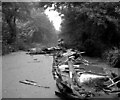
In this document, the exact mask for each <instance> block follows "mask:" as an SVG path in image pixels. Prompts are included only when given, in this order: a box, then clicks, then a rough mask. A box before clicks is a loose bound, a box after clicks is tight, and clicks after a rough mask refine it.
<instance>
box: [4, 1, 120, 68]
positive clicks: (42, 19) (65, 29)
mask: <svg viewBox="0 0 120 100" xmlns="http://www.w3.org/2000/svg"><path fill="white" fill-rule="evenodd" d="M53 4H54V10H56V11H58V12H59V13H60V16H61V17H62V19H63V21H62V24H61V32H60V34H59V36H57V35H56V30H55V29H54V27H53V25H52V23H50V21H49V19H48V17H47V16H46V15H45V14H44V10H45V9H47V8H48V7H50V6H52V5H53ZM57 37H59V38H63V39H64V41H65V44H64V45H65V47H66V48H75V49H78V50H80V51H85V52H86V56H91V57H101V58H102V59H104V60H105V61H107V62H108V63H109V64H110V65H111V66H113V67H119V66H118V65H119V64H120V3H119V2H57V3H56V2H34V3H33V2H31V3H30V2H28V3H27V2H26V3H25V2H15V3H13V2H9V3H7V2H4V3H2V51H3V52H2V53H3V54H6V53H8V52H12V51H17V50H26V49H28V48H29V47H33V46H35V44H40V45H45V46H46V45H51V46H53V45H56V43H57V42H56V41H57V39H58V38H57Z"/></svg>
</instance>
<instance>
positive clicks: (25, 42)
mask: <svg viewBox="0 0 120 100" xmlns="http://www.w3.org/2000/svg"><path fill="white" fill-rule="evenodd" d="M55 39H57V38H56V34H55V29H54V27H53V25H52V24H51V22H50V21H49V19H48V17H47V16H46V15H45V14H44V9H43V8H41V7H39V3H35V2H34V3H32V2H3V3H2V54H6V53H9V52H13V51H18V50H26V49H28V48H29V47H34V43H41V44H44V45H45V44H47V43H56V40H55Z"/></svg>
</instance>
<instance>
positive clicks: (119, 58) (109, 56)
mask: <svg viewBox="0 0 120 100" xmlns="http://www.w3.org/2000/svg"><path fill="white" fill-rule="evenodd" d="M103 59H104V60H105V61H106V62H107V63H108V64H109V65H110V66H111V67H115V68H120V66H119V65H120V49H118V48H114V49H110V50H107V51H105V52H104V54H103Z"/></svg>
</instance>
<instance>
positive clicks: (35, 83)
mask: <svg viewBox="0 0 120 100" xmlns="http://www.w3.org/2000/svg"><path fill="white" fill-rule="evenodd" d="M19 82H20V83H23V84H27V85H33V86H37V87H42V88H50V87H48V86H42V85H39V84H37V82H35V81H30V80H25V81H19Z"/></svg>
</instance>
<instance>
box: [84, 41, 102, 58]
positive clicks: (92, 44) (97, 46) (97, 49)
mask: <svg viewBox="0 0 120 100" xmlns="http://www.w3.org/2000/svg"><path fill="white" fill-rule="evenodd" d="M84 49H85V52H86V55H87V56H92V57H101V55H102V52H103V51H104V45H103V44H102V43H101V42H100V41H95V40H92V39H87V40H86V41H85V42H84Z"/></svg>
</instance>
